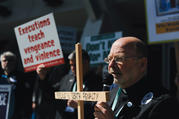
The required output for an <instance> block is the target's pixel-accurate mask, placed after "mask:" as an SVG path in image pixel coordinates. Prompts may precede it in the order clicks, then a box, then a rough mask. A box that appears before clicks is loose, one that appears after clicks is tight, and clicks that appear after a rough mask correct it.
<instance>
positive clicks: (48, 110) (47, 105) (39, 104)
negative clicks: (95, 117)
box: [32, 64, 68, 119]
mask: <svg viewBox="0 0 179 119" xmlns="http://www.w3.org/2000/svg"><path fill="white" fill-rule="evenodd" d="M67 71H68V68H67V66H66V65H64V64H62V65H59V66H55V67H52V68H51V70H50V71H49V72H48V74H47V76H46V78H45V79H44V80H40V79H39V77H37V80H36V82H35V85H34V91H33V95H32V102H35V103H36V109H35V112H36V118H37V119H54V118H56V110H63V109H64V107H62V106H58V104H61V103H62V101H61V100H55V96H54V93H55V91H57V90H58V89H59V86H60V80H61V78H62V77H63V76H64V75H65V74H66V73H67Z"/></svg>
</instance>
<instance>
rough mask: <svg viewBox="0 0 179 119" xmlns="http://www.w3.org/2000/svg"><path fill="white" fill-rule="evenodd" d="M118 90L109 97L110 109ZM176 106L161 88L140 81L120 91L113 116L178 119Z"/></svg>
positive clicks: (124, 118) (122, 118)
mask: <svg viewBox="0 0 179 119" xmlns="http://www.w3.org/2000/svg"><path fill="white" fill-rule="evenodd" d="M117 91H118V88H114V89H113V90H112V91H111V93H110V95H111V99H110V101H109V105H110V106H111V107H112V104H113V101H114V98H115V96H116V93H117ZM178 111H179V109H178V104H177V101H176V99H175V98H173V97H171V96H170V95H169V93H168V91H167V90H166V89H164V88H162V87H160V86H159V87H152V84H150V83H149V81H147V80H146V79H142V80H141V81H139V82H137V83H136V84H135V85H133V86H132V87H130V88H127V89H121V92H120V96H119V98H118V102H117V105H116V108H115V109H114V114H115V116H116V118H117V119H178V118H179V112H178Z"/></svg>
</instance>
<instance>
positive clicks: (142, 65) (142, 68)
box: [140, 57, 147, 71]
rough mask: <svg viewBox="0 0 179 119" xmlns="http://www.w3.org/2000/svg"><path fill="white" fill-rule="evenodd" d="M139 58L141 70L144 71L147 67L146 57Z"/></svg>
mask: <svg viewBox="0 0 179 119" xmlns="http://www.w3.org/2000/svg"><path fill="white" fill-rule="evenodd" d="M140 60H141V64H140V66H141V70H142V71H145V70H146V69H147V58H146V57H143V58H141V59H140Z"/></svg>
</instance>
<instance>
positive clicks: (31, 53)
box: [14, 13, 64, 72]
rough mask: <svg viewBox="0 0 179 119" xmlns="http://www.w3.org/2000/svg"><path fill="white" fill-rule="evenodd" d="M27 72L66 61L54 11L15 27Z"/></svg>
mask: <svg viewBox="0 0 179 119" xmlns="http://www.w3.org/2000/svg"><path fill="white" fill-rule="evenodd" d="M14 30H15V34H16V38H17V43H18V46H19V50H20V54H21V59H22V64H23V67H24V71H25V72H29V71H33V70H35V69H36V67H37V66H38V65H39V64H41V63H43V64H45V66H46V67H50V66H54V65H58V64H62V63H64V58H63V53H62V49H61V46H60V41H59V37H58V33H57V29H56V25H55V20H54V17H53V13H50V14H48V15H45V16H43V17H40V18H38V19H35V20H32V21H30V22H28V23H25V24H23V25H20V26H17V27H15V28H14Z"/></svg>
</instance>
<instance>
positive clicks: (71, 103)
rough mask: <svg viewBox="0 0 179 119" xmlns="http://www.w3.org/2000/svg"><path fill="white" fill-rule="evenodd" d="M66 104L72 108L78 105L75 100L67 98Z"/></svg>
mask: <svg viewBox="0 0 179 119" xmlns="http://www.w3.org/2000/svg"><path fill="white" fill-rule="evenodd" d="M67 105H68V106H70V107H73V108H77V107H78V102H77V101H75V100H68V102H67Z"/></svg>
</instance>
